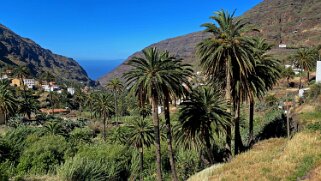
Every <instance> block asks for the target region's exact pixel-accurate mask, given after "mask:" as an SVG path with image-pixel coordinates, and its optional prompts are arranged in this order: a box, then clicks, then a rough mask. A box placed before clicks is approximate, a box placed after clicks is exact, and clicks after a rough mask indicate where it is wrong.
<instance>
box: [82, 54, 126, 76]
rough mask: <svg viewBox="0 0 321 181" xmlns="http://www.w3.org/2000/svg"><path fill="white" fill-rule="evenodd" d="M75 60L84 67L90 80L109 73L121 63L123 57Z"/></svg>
mask: <svg viewBox="0 0 321 181" xmlns="http://www.w3.org/2000/svg"><path fill="white" fill-rule="evenodd" d="M77 62H78V63H79V64H80V65H81V66H82V67H83V68H84V69H85V71H86V72H87V74H88V76H89V77H90V78H91V79H92V80H98V79H99V78H101V77H102V76H104V75H105V74H107V73H109V72H110V71H112V70H113V69H115V68H116V67H117V66H119V65H120V64H121V63H123V62H124V59H117V60H77Z"/></svg>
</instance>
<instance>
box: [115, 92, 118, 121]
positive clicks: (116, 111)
mask: <svg viewBox="0 0 321 181" xmlns="http://www.w3.org/2000/svg"><path fill="white" fill-rule="evenodd" d="M114 99H115V119H116V126H117V127H118V117H117V113H118V110H117V95H116V91H115V92H114Z"/></svg>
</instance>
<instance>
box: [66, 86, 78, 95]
mask: <svg viewBox="0 0 321 181" xmlns="http://www.w3.org/2000/svg"><path fill="white" fill-rule="evenodd" d="M67 92H68V93H69V94H71V95H74V94H75V92H76V91H75V88H73V87H68V88H67Z"/></svg>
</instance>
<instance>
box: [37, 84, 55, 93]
mask: <svg viewBox="0 0 321 181" xmlns="http://www.w3.org/2000/svg"><path fill="white" fill-rule="evenodd" d="M41 87H42V89H43V90H44V91H46V92H53V91H57V90H59V89H60V87H59V86H57V85H47V84H45V85H41Z"/></svg>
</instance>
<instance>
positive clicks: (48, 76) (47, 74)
mask: <svg viewBox="0 0 321 181" xmlns="http://www.w3.org/2000/svg"><path fill="white" fill-rule="evenodd" d="M41 79H42V80H45V81H46V82H47V84H48V86H49V98H50V106H51V110H52V114H55V111H54V101H53V95H52V92H53V91H52V90H51V89H52V86H51V82H53V81H54V80H55V77H54V76H53V75H52V74H51V73H50V72H47V71H46V72H43V73H42V75H41Z"/></svg>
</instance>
